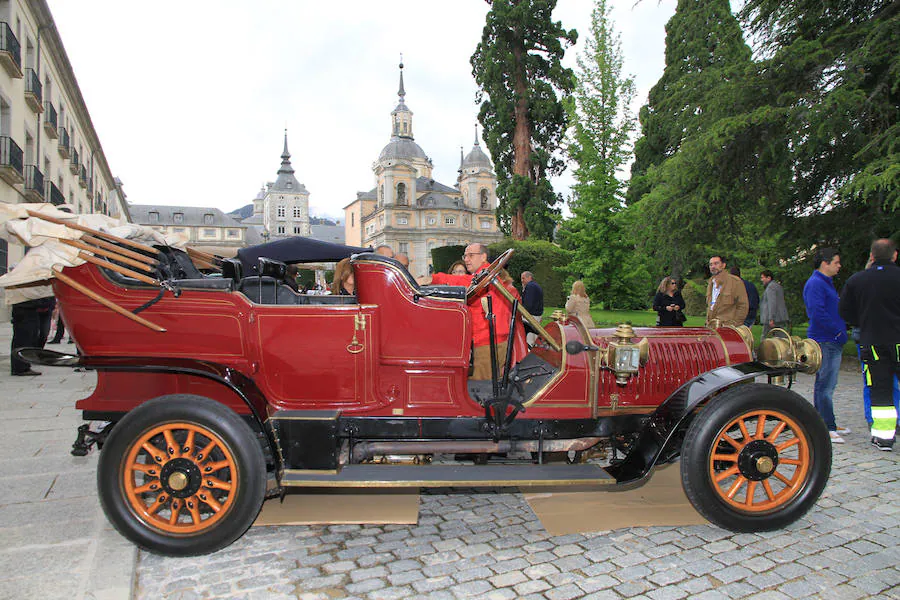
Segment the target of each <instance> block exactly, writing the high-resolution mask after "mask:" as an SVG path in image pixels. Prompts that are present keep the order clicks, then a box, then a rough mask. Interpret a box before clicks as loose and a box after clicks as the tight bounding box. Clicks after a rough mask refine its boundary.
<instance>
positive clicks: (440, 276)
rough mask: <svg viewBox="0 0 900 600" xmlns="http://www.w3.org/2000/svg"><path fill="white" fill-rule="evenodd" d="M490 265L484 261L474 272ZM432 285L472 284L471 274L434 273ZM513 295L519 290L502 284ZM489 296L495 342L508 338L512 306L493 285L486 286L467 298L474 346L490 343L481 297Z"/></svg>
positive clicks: (484, 303)
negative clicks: (492, 313)
mask: <svg viewBox="0 0 900 600" xmlns="http://www.w3.org/2000/svg"><path fill="white" fill-rule="evenodd" d="M489 266H490V263H484V264H483V265H481V267H479V269H478V271H476V274H478V273H480V272H482V271H483V270H485V269H486V268H488V267H489ZM431 283H432V284H434V285H462V286H466V287H468V286H470V285H471V284H472V275H448V274H447V273H435V274H434V275H433V276H432V278H431ZM504 287H505V288H506V289H507V290H509V291H510V292H511V293H512V295H513V297H516V298H518V297H519V292H518V290H516V288H514V287H512V286H511V285H504ZM487 296H490V297H491V299H492V300H491V303H492V307H493V310H494V331H495V332H496V334H497V343H498V344H502V343H503V342H505V341H506V340H507V339H508V338H509V318H510V312H511V309H512V306H510V304H509V302H507V301H506V298H504V297H503V296H501V295H500V294H499V293H497V291H496V290H494V289H493V286H490V285H489V286H488V287H487V288H485V289H484V290H482V291H481V293H479V294H478V295H476V296H473V297H472V298H470V299H469V301H468V305H467V308H468V309H469V317H470V318H471V320H472V343H473V344H474V345H475V346H487V345H488V344H490V343H491V338H490V330H489V329H488V322H487V301H486V300H485V301H484V302H483V301H482V299H485V298H487Z"/></svg>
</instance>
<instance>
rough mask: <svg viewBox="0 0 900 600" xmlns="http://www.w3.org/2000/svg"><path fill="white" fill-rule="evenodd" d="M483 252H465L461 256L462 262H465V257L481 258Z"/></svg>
mask: <svg viewBox="0 0 900 600" xmlns="http://www.w3.org/2000/svg"><path fill="white" fill-rule="evenodd" d="M482 254H484V252H466V253H465V254H463V255H462V258H463V260H466V257H467V256H481V255H482Z"/></svg>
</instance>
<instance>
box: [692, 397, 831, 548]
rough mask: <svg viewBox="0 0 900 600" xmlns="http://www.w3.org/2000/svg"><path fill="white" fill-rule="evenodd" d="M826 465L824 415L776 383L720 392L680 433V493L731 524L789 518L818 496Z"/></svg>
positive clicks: (756, 526) (740, 527)
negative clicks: (822, 417)
mask: <svg viewBox="0 0 900 600" xmlns="http://www.w3.org/2000/svg"><path fill="white" fill-rule="evenodd" d="M830 472H831V441H830V439H829V437H828V430H827V428H826V427H825V423H823V422H822V419H821V417H819V415H818V413H817V412H816V410H815V409H814V408H813V407H812V406H811V405H810V403H809V402H807V401H806V400H805V399H804V398H803V397H801V396H799V395H798V394H796V393H794V392H791V391H789V390H786V389H784V388H780V387H777V386H773V385H768V384H757V383H754V384H748V385H740V386H737V387H735V388H732V389H730V390H727V391H725V392H723V393H722V394H721V395H720V396H718V397H716V398H714V399H713V400H712V401H710V403H709V404H708V405H707V406H706V407H705V408H703V409H702V410H701V411H700V412H699V414H698V415H697V416H696V417H695V418H694V421H693V422H692V423H691V425H690V427H689V428H688V430H687V433H686V435H685V438H684V446H683V449H682V461H681V482H682V486H683V487H684V491H685V494H686V495H687V497H688V499H689V500H690V501H691V504H693V505H694V508H696V509H697V511H698V512H699V513H700V514H702V515H703V516H704V517H706V518H707V519H708V520H709V521H711V522H712V523H715V524H716V525H719V526H720V527H724V528H725V529H729V530H731V531H742V532H752V531H769V530H772V529H780V528H782V527H784V526H786V525H788V524H790V523H793V522H794V521H796V520H797V519H799V518H800V517H801V516H803V515H804V514H805V513H806V512H807V511H808V510H809V509H810V508H812V506H813V504H815V502H816V500H818V499H819V496H820V495H821V493H822V490H824V489H825V484H826V482H827V481H828V476H829V474H830Z"/></svg>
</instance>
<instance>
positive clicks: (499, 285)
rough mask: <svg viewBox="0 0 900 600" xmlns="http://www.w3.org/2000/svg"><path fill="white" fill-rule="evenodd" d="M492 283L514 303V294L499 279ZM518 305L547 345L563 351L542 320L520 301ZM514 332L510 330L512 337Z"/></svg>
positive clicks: (521, 313) (502, 294) (524, 316)
mask: <svg viewBox="0 0 900 600" xmlns="http://www.w3.org/2000/svg"><path fill="white" fill-rule="evenodd" d="M491 283H492V284H494V289H495V290H497V291H498V292H500V295H501V296H503V297H504V298H506V299H507V300H508V301H509V303H510V304H512V301H513V300H515V298H513V295H512V294H511V293H510V292H509V290H508V289H506V288H505V287H503V284H502V283H501V282H500V281H499V280H497V279H494V280H493V281H492V282H491ZM518 307H519V308H518V312H519V314H520V315H522V318H523V319H525V321H526V322H527V323H528V324H529V325H531V326H532V327H533V328H534V330H535V331H536V332H537V334H538V335H539V336H540V337H542V338H543V339H544V341H545V342H547V345H548V346H550V347H551V348H553V349H554V350H556V351H557V352H559V351H561V350H562V348H561V347H560V345H559V343H557V341H556V340H554V339H553V338H552V337H551V336H550V334H549V333H547V330H546V329H544V328H543V326H541V322H540V321H538V320H537V319H535V318H534V315H532V314H531V313H530V312H528V311H527V310H526V309H525V306H524V305H523V304H522V303H521V302H519V304H518ZM512 334H513V332H512V331H510V332H509V335H510V337H512Z"/></svg>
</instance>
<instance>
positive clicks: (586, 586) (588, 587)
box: [575, 575, 620, 593]
mask: <svg viewBox="0 0 900 600" xmlns="http://www.w3.org/2000/svg"><path fill="white" fill-rule="evenodd" d="M619 583H620V582H619V580H618V579H615V578H614V577H610V576H609V575H597V576H596V577H585V578H584V579H580V580H576V581H575V585H577V586H578V587H580V588H581V589H582V590H584V591H585V592H587V593H591V592H596V591H598V590H605V589H607V588H611V587H614V586H617V585H619Z"/></svg>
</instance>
